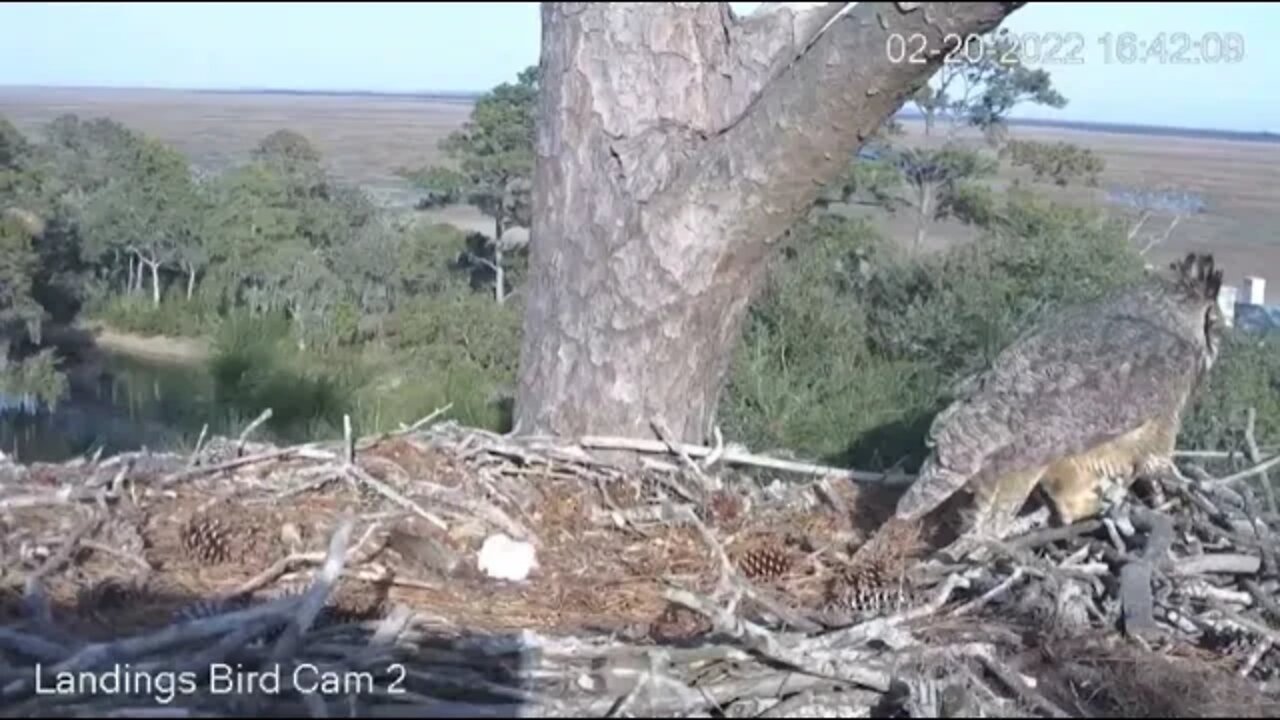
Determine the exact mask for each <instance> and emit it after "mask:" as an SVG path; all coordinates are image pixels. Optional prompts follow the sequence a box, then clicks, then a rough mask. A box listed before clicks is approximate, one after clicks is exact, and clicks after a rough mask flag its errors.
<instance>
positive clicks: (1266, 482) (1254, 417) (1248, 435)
mask: <svg viewBox="0 0 1280 720" xmlns="http://www.w3.org/2000/svg"><path fill="white" fill-rule="evenodd" d="M1257 423H1258V411H1257V409H1256V408H1254V407H1252V406H1250V408H1249V410H1248V412H1247V414H1246V415H1245V425H1244V443H1245V448H1246V449H1247V450H1248V451H1249V462H1251V463H1254V464H1255V465H1256V464H1257V463H1259V462H1262V453H1261V452H1259V451H1258V437H1257V435H1256V434H1255V426H1256V425H1257ZM1258 474H1259V476H1260V477H1259V479H1260V480H1261V481H1262V492H1263V493H1264V494H1265V495H1266V498H1267V510H1269V511H1271V512H1273V513H1274V512H1280V506H1278V505H1277V504H1276V489H1275V488H1274V487H1272V486H1271V476H1270V475H1269V474H1268V473H1267V471H1266V470H1263V471H1261V472H1260V473H1258Z"/></svg>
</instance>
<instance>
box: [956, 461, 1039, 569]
mask: <svg viewBox="0 0 1280 720" xmlns="http://www.w3.org/2000/svg"><path fill="white" fill-rule="evenodd" d="M1045 470H1046V468H1036V469H1034V470H1024V471H1021V472H1015V473H1010V474H1008V475H1002V476H1000V477H996V478H991V479H988V480H984V481H981V482H979V483H978V484H977V485H976V486H975V487H974V492H973V495H974V498H973V500H974V509H973V513H972V516H971V522H970V524H969V530H968V531H966V532H965V533H964V534H963V535H961V536H960V537H959V538H957V539H956V541H955V542H953V543H951V544H950V545H948V546H947V547H946V548H944V549H943V552H945V553H947V554H948V555H951V556H952V557H956V558H959V557H963V556H965V555H969V556H972V557H974V558H975V559H977V558H980V557H982V556H983V555H985V552H984V551H983V549H982V546H983V545H985V544H986V543H987V542H989V541H994V540H1003V539H1004V538H1005V537H1007V536H1008V535H1009V532H1010V530H1011V529H1012V528H1013V525H1014V522H1015V521H1016V519H1017V517H1018V511H1019V510H1021V509H1022V506H1023V505H1025V504H1026V502H1027V498H1028V497H1030V496H1031V493H1032V491H1034V490H1035V488H1036V485H1037V484H1038V483H1039V482H1040V478H1041V477H1043V476H1044V473H1045Z"/></svg>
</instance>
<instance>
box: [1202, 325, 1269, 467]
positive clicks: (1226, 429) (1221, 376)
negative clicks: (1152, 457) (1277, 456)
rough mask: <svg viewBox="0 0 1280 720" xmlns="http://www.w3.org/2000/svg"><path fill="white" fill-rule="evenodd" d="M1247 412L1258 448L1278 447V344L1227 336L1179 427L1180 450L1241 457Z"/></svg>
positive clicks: (1265, 338) (1240, 335)
mask: <svg viewBox="0 0 1280 720" xmlns="http://www.w3.org/2000/svg"><path fill="white" fill-rule="evenodd" d="M1249 408H1254V411H1255V412H1256V414H1257V417H1256V419H1255V428H1254V433H1255V435H1256V439H1257V441H1258V443H1259V444H1260V445H1262V446H1264V447H1266V446H1269V445H1274V444H1276V443H1280V338H1277V337H1275V336H1274V335H1272V336H1263V337H1259V336H1254V335H1248V334H1245V333H1242V332H1240V331H1238V330H1237V331H1232V332H1228V334H1227V336H1226V338H1225V341H1224V342H1223V344H1222V349H1221V351H1220V353H1219V356H1218V362H1217V363H1216V364H1215V366H1214V368H1213V370H1212V371H1211V372H1210V375H1209V378H1208V383H1207V384H1206V385H1205V387H1204V388H1202V389H1201V391H1200V392H1198V393H1197V394H1196V396H1195V397H1194V398H1193V399H1192V402H1191V404H1190V407H1189V408H1188V412H1187V414H1186V417H1185V419H1184V420H1183V424H1182V434H1181V435H1180V436H1179V443H1180V444H1181V445H1182V446H1183V447H1194V448H1202V449H1207V450H1237V451H1241V452H1244V451H1245V450H1246V448H1245V445H1244V437H1243V431H1244V428H1245V425H1246V422H1247V414H1248V411H1249Z"/></svg>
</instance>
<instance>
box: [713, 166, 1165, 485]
mask: <svg viewBox="0 0 1280 720" xmlns="http://www.w3.org/2000/svg"><path fill="white" fill-rule="evenodd" d="M990 202H991V207H990V213H991V216H992V220H991V223H990V229H989V230H988V231H987V232H986V233H985V234H984V235H983V236H982V237H980V238H979V239H978V240H977V241H976V242H974V243H972V244H969V245H964V246H958V247H955V248H952V249H951V250H949V251H947V252H944V253H941V254H938V255H934V256H926V257H912V256H903V255H902V254H901V253H899V252H896V251H895V250H894V247H893V246H892V245H891V244H889V243H887V242H886V241H884V240H883V239H880V238H879V237H877V236H876V234H875V232H874V231H873V230H871V228H870V227H869V226H867V225H865V224H863V223H860V222H854V221H851V220H848V219H844V218H838V217H836V216H832V215H822V216H819V217H818V219H816V220H815V221H811V222H809V223H807V224H806V225H805V226H804V227H801V228H797V229H796V231H795V233H794V234H793V235H794V237H793V241H792V244H791V245H790V246H788V248H787V251H786V254H785V256H784V259H783V261H782V263H781V264H780V265H779V266H778V267H777V268H775V269H774V271H773V273H772V274H771V276H770V278H769V281H768V283H767V285H766V286H765V288H764V289H763V290H762V292H761V294H760V296H759V297H758V298H757V299H756V300H755V301H754V303H753V305H752V308H751V311H750V314H749V318H748V323H747V327H746V329H745V332H744V339H743V342H742V345H741V347H740V348H739V349H738V351H737V353H736V354H735V357H734V361H733V367H732V373H731V377H730V380H729V384H728V388H727V390H726V393H725V396H724V398H723V402H722V407H721V413H720V414H721V417H722V418H723V419H724V423H725V425H726V430H729V429H732V434H733V435H734V436H735V437H740V438H742V439H743V441H745V442H749V443H752V444H753V445H755V446H759V447H774V448H776V447H786V448H791V449H793V450H795V451H797V452H800V453H803V454H805V455H808V456H811V457H818V458H822V459H825V460H828V461H834V462H842V463H855V464H858V465H864V466H881V465H885V464H892V463H894V462H897V461H899V460H901V459H904V458H905V459H907V460H908V461H910V462H919V460H920V459H921V458H922V456H923V450H924V445H923V442H924V435H925V432H926V431H927V429H928V425H929V422H930V421H931V419H932V416H933V414H934V413H935V412H936V411H937V410H939V409H940V408H941V407H942V405H943V403H945V402H946V400H947V398H948V393H949V391H950V388H951V387H952V385H953V383H954V382H955V381H956V380H958V379H959V378H961V377H963V376H964V375H966V374H968V373H970V372H973V371H974V370H977V369H980V368H981V367H982V366H983V365H985V364H986V363H987V362H989V360H990V359H991V358H992V357H994V356H995V354H996V353H998V352H999V351H1000V350H1001V349H1002V348H1003V347H1004V346H1005V345H1007V344H1008V342H1009V341H1010V340H1011V339H1012V338H1013V337H1014V336H1016V335H1017V334H1018V333H1019V332H1021V331H1022V330H1023V329H1024V328H1025V327H1026V326H1027V325H1028V324H1029V323H1030V322H1033V321H1034V320H1035V319H1036V318H1037V317H1038V316H1039V315H1040V314H1041V313H1044V312H1048V311H1050V310H1052V309H1055V308H1058V307H1061V306H1062V305H1064V304H1068V303H1076V302H1081V301H1085V300H1089V299H1093V298H1096V297H1098V296H1099V295H1101V294H1102V293H1104V292H1107V291H1109V290H1111V289H1114V288H1115V287H1117V286H1119V285H1122V284H1124V283H1126V282H1128V281H1129V280H1132V279H1133V278H1134V277H1136V275H1137V274H1138V273H1141V272H1142V266H1143V264H1142V262H1141V259H1140V258H1139V257H1138V255H1137V254H1136V252H1135V251H1134V250H1133V249H1132V248H1131V246H1130V245H1129V244H1128V243H1126V242H1125V238H1124V234H1123V231H1122V229H1121V228H1120V227H1119V226H1118V225H1114V224H1110V223H1105V222H1103V221H1102V220H1101V219H1100V218H1099V217H1098V216H1097V215H1095V214H1093V213H1090V212H1087V211H1083V210H1079V209H1074V208H1069V207H1062V206H1059V205H1055V204H1052V203H1046V202H1043V201H1040V200H1038V199H1036V198H1035V197H1034V196H1032V195H1030V194H1029V193H1026V192H1024V191H1013V192H1010V193H1008V194H1007V195H1006V196H1005V197H1003V198H1000V201H999V202H997V201H996V198H994V197H992V198H990Z"/></svg>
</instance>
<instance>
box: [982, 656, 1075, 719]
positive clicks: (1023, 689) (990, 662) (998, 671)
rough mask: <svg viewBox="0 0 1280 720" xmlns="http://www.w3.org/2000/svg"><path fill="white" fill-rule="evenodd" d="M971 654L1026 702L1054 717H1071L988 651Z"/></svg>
mask: <svg viewBox="0 0 1280 720" xmlns="http://www.w3.org/2000/svg"><path fill="white" fill-rule="evenodd" d="M972 655H973V656H974V657H976V658H977V659H978V660H980V661H981V662H982V664H983V665H984V666H985V667H986V668H987V670H988V671H989V672H990V673H991V674H992V675H995V676H996V677H997V678H999V679H1000V682H1002V683H1004V684H1005V685H1007V686H1008V687H1009V689H1010V690H1013V691H1014V692H1016V693H1018V696H1019V697H1021V698H1022V699H1023V700H1024V701H1026V702H1027V703H1029V704H1031V705H1033V706H1035V707H1037V708H1039V709H1040V710H1042V711H1044V712H1047V713H1048V714H1049V715H1050V716H1052V717H1055V718H1067V717H1071V715H1069V714H1068V713H1067V712H1066V711H1065V710H1063V709H1062V708H1060V707H1058V706H1057V705H1054V704H1053V703H1052V702H1050V701H1049V700H1048V698H1046V697H1045V696H1043V695H1041V694H1040V693H1038V692H1036V691H1035V690H1034V689H1032V688H1031V687H1029V686H1028V685H1027V683H1025V682H1024V681H1023V680H1022V678H1020V677H1018V674H1017V673H1016V672H1014V671H1013V670H1011V669H1009V668H1008V667H1006V666H1005V664H1004V663H1002V662H1000V661H998V660H996V659H995V658H994V657H992V656H991V653H990V652H974V653H972Z"/></svg>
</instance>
